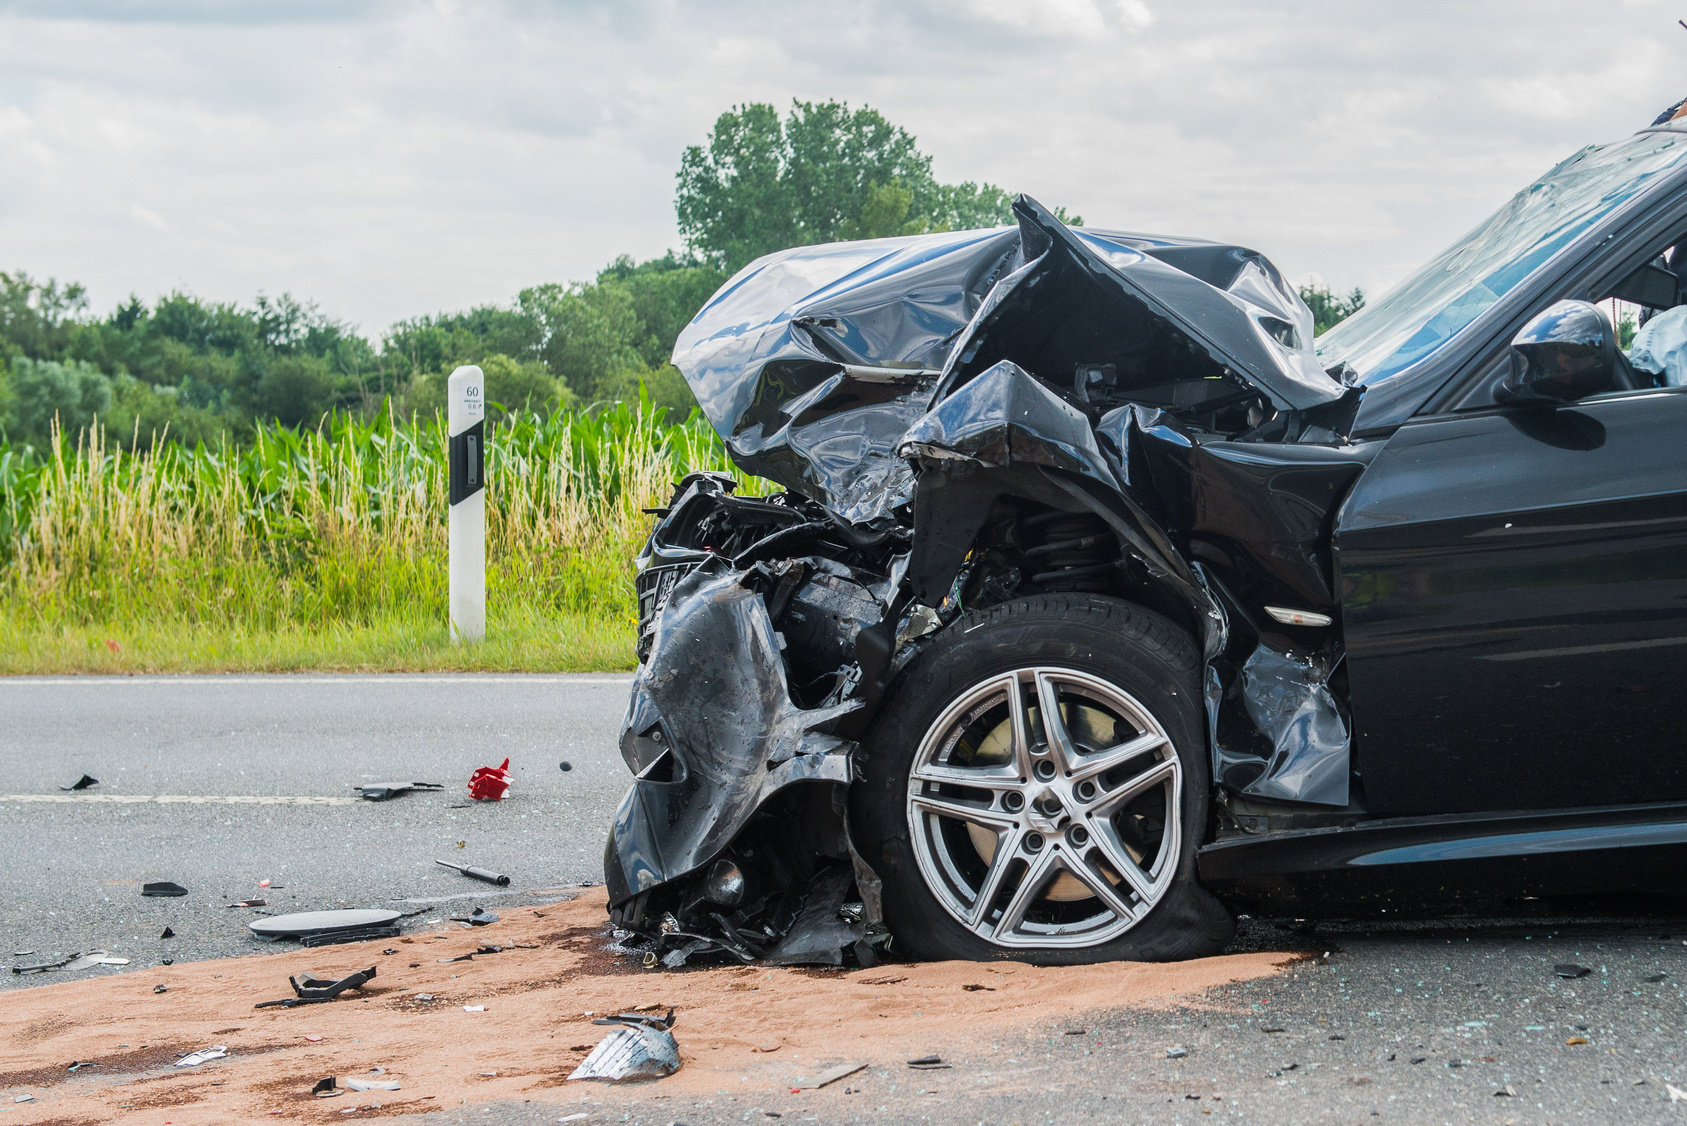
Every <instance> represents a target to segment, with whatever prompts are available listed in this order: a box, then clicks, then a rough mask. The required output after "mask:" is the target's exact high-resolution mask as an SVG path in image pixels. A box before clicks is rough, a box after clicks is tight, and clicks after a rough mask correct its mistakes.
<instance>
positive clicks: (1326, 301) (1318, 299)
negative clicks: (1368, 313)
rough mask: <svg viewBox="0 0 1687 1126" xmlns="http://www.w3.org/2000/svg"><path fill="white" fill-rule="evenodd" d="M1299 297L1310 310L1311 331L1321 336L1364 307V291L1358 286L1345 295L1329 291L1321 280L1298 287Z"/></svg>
mask: <svg viewBox="0 0 1687 1126" xmlns="http://www.w3.org/2000/svg"><path fill="white" fill-rule="evenodd" d="M1300 299H1301V300H1302V301H1304V302H1306V307H1307V308H1308V309H1311V310H1312V333H1313V335H1314V336H1322V335H1323V334H1324V333H1326V332H1328V331H1329V330H1330V329H1332V328H1334V327H1335V326H1336V325H1338V324H1340V323H1341V322H1342V321H1344V320H1346V319H1347V318H1348V317H1351V316H1352V315H1353V314H1354V313H1357V312H1358V311H1359V310H1360V309H1363V308H1364V307H1365V291H1364V290H1362V289H1360V288H1359V287H1358V286H1354V287H1353V291H1352V292H1351V293H1349V294H1348V295H1347V296H1346V297H1339V296H1337V295H1336V294H1334V293H1331V292H1330V287H1329V286H1327V285H1324V284H1323V283H1322V282H1317V283H1313V284H1311V285H1303V286H1301V287H1300Z"/></svg>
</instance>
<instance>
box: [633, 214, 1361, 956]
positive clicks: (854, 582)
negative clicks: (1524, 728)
mask: <svg viewBox="0 0 1687 1126" xmlns="http://www.w3.org/2000/svg"><path fill="white" fill-rule="evenodd" d="M1015 213H1016V215H1017V217H1018V219H1019V226H1018V228H1017V229H1007V230H996V231H970V232H960V233H954V234H942V235H929V236H918V237H914V238H902V239H886V240H876V241H871V242H860V243H842V244H835V245H832V246H822V247H805V248H800V249H797V250H792V251H786V252H783V253H781V254H777V255H772V256H769V257H767V258H764V259H761V260H759V261H757V262H755V263H752V264H751V265H750V266H749V267H746V269H745V270H744V271H742V272H740V274H739V275H738V276H736V277H735V278H733V279H732V280H731V281H730V282H728V283H727V285H726V286H725V287H723V289H722V290H721V291H720V293H718V294H717V295H716V296H715V298H714V299H713V300H711V302H710V303H709V304H708V305H707V306H705V308H704V309H703V311H702V312H700V313H699V314H698V316H697V318H696V319H695V320H694V321H693V322H692V324H691V325H690V326H689V327H688V328H687V329H686V331H685V332H684V333H683V334H682V335H681V337H680V340H679V343H678V345H677V347H676V349H675V354H674V362H675V364H676V365H677V366H678V367H679V368H680V370H681V371H682V372H683V373H684V374H685V376H686V378H687V379H688V381H689V382H690V384H691V386H692V388H693V390H694V391H695V392H696V394H697V398H698V400H699V402H700V404H701V405H702V407H703V409H704V411H705V413H706V414H707V415H708V417H709V418H710V421H711V422H712V423H713V424H714V426H715V428H716V429H717V431H718V432H719V433H720V435H721V437H722V438H723V440H724V441H725V442H726V443H727V445H728V448H729V450H730V452H731V454H732V457H733V459H734V461H735V462H736V464H738V465H739V466H740V467H741V468H742V469H743V470H745V471H746V472H747V473H750V474H754V475H756V476H759V477H762V478H764V479H766V480H768V481H771V482H774V483H775V484H776V485H777V486H780V487H782V489H783V491H780V492H775V493H773V494H772V495H769V496H760V497H752V496H741V495H738V494H737V492H736V490H735V483H734V480H733V478H731V477H730V476H728V475H725V474H694V475H692V476H691V477H688V478H687V479H686V480H684V481H682V482H680V483H679V484H678V486H677V487H676V489H675V491H674V494H673V497H672V499H671V501H670V502H669V504H668V505H667V507H666V508H665V509H663V510H661V511H660V512H659V514H658V515H659V519H658V522H657V524H656V527H655V529H654V531H653V532H652V534H651V537H650V540H649V542H648V543H647V544H646V546H645V548H644V550H643V552H642V553H641V554H640V556H639V559H638V561H637V568H638V571H637V579H636V583H637V591H638V602H639V638H638V653H639V659H640V662H641V663H640V667H639V670H638V673H637V676H636V679H635V682H634V688H633V694H632V700H631V703H630V705H629V708H628V712H627V718H626V722H625V727H624V730H623V734H622V739H621V750H622V754H623V756H624V757H625V758H626V761H627V763H628V765H629V767H630V768H631V769H632V771H633V772H634V774H635V776H636V777H635V781H634V783H633V786H632V788H631V790H630V791H629V792H628V795H627V797H626V799H625V800H624V801H623V803H622V805H621V807H620V809H619V811H618V813H617V816H616V821H615V825H614V829H613V832H612V834H611V837H610V840H609V844H608V847H607V849H606V853H605V870H606V879H607V882H608V885H609V893H610V904H611V913H612V916H613V918H614V920H615V922H616V925H617V926H618V927H620V928H623V929H624V930H625V931H627V932H631V937H629V938H628V939H627V940H626V941H627V943H628V944H629V945H630V946H632V947H634V948H636V949H642V950H644V951H645V952H646V962H647V964H650V965H657V964H661V965H665V966H669V967H677V966H680V965H683V964H686V962H687V961H688V960H690V959H692V958H709V957H713V958H725V959H737V960H741V961H745V962H749V961H753V960H763V959H765V960H768V961H771V962H774V963H779V964H797V963H806V964H833V965H837V964H842V963H843V962H845V961H850V962H853V963H856V964H872V962H873V960H874V959H875V958H877V957H879V956H882V954H883V953H884V951H885V949H886V946H887V943H894V938H893V936H890V935H889V934H888V933H887V932H886V930H885V928H884V925H883V919H882V915H881V912H880V910H879V906H878V876H877V874H876V872H875V863H876V862H877V861H876V858H875V857H873V856H870V855H862V854H860V853H859V852H858V851H857V849H856V847H855V843H854V842H853V841H852V840H851V836H850V828H849V825H850V819H849V815H848V810H849V791H850V787H851V784H852V782H854V781H856V780H858V779H859V778H860V777H861V776H862V775H861V765H860V763H859V762H857V761H856V758H857V756H858V754H859V747H860V741H861V740H862V738H863V736H864V734H865V733H866V732H867V731H868V729H869V728H870V727H871V725H872V724H873V723H874V721H875V718H876V717H877V716H878V714H879V710H880V705H881V702H882V701H883V700H884V698H885V696H886V693H887V692H888V691H891V690H892V689H893V686H894V685H895V684H896V681H897V676H898V673H899V672H900V671H901V670H902V669H903V668H905V667H906V666H907V665H908V663H909V662H910V661H911V660H914V659H915V658H916V657H917V656H918V655H919V653H920V652H921V650H922V648H923V647H924V646H926V645H928V644H930V642H931V639H932V638H934V637H936V636H937V635H938V634H939V633H940V632H941V631H943V630H944V629H946V628H947V627H949V626H950V625H951V624H952V623H955V622H956V620H957V619H958V618H959V617H960V616H961V615H962V614H963V613H966V612H969V611H974V610H979V609H983V608H987V607H989V606H992V605H997V604H1001V603H1004V602H1007V601H1009V600H1012V599H1017V598H1024V597H1026V596H1028V595H1037V594H1046V593H1051V592H1088V593H1093V594H1096V595H1100V596H1104V597H1108V598H1114V599H1119V600H1122V601H1126V602H1130V603H1134V604H1137V605H1140V606H1143V607H1146V608H1148V609H1150V610H1153V611H1155V612H1156V613H1158V614H1160V615H1163V616H1164V617H1165V618H1167V619H1170V621H1172V622H1173V623H1175V624H1176V625H1177V626H1178V627H1180V628H1181V629H1182V630H1184V631H1186V632H1187V634H1188V635H1189V636H1190V637H1191V638H1193V639H1194V640H1195V642H1196V643H1197V644H1198V646H1199V649H1200V652H1201V654H1202V659H1203V672H1202V676H1203V680H1204V683H1203V685H1202V693H1203V697H1204V698H1203V701H1202V704H1203V708H1204V712H1205V718H1206V725H1207V736H1208V744H1209V746H1208V750H1209V752H1210V755H1211V760H1212V769H1211V777H1212V780H1213V786H1214V790H1215V795H1214V796H1215V802H1216V804H1215V807H1214V808H1215V809H1216V810H1217V815H1216V816H1217V822H1218V823H1217V824H1216V825H1215V826H1214V828H1213V832H1214V833H1223V832H1228V831H1242V830H1243V829H1245V827H1246V825H1247V824H1248V823H1249V822H1250V820H1251V819H1255V818H1259V817H1268V816H1272V815H1278V814H1289V815H1296V816H1311V817H1317V816H1319V815H1320V814H1321V813H1322V814H1335V813H1339V812H1340V811H1342V810H1346V809H1350V808H1352V807H1354V806H1355V805H1356V803H1358V802H1359V800H1360V795H1357V794H1355V793H1354V792H1352V787H1351V782H1352V775H1351V764H1350V762H1349V746H1350V730H1349V718H1348V713H1347V710H1346V704H1345V690H1344V681H1343V671H1342V646H1341V630H1340V605H1339V598H1338V596H1337V592H1336V591H1335V589H1334V578H1333V572H1332V560H1331V557H1330V548H1329V544H1330V532H1331V524H1332V520H1333V515H1334V512H1335V509H1336V507H1337V506H1338V505H1339V503H1340V501H1341V500H1342V498H1343V497H1344V496H1345V494H1346V491H1347V489H1348V487H1349V486H1350V485H1351V484H1352V482H1353V481H1354V480H1355V479H1356V478H1357V476H1358V475H1359V473H1360V471H1361V470H1362V469H1363V468H1364V465H1365V463H1366V460H1367V459H1368V457H1370V456H1371V454H1372V452H1373V451H1371V450H1370V448H1369V447H1368V445H1367V444H1366V443H1362V442H1354V441H1352V440H1350V439H1349V437H1348V432H1349V430H1350V428H1351V425H1352V420H1353V418H1354V414H1355V411H1356V409H1357V406H1358V401H1359V398H1360V390H1359V389H1358V388H1350V387H1347V386H1345V385H1344V384H1343V383H1342V382H1341V381H1340V379H1339V378H1337V377H1336V376H1332V375H1330V374H1327V373H1326V372H1325V371H1324V370H1322V368H1320V367H1319V365H1318V363H1317V360H1316V357H1315V356H1314V355H1313V353H1312V350H1311V345H1312V319H1311V315H1310V313H1309V311H1308V310H1307V308H1306V306H1305V305H1304V304H1303V303H1302V302H1301V300H1300V298H1299V297H1298V295H1296V294H1295V292H1294V290H1293V289H1292V288H1291V287H1290V286H1289V285H1288V284H1287V283H1286V282H1285V281H1284V280H1283V278H1282V277H1281V275H1280V274H1279V273H1278V272H1277V270H1276V269H1275V267H1273V266H1272V265H1271V264H1270V263H1269V262H1268V261H1266V260H1265V259H1264V258H1263V257H1261V256H1260V255H1258V254H1256V253H1254V252H1252V251H1249V250H1246V249H1243V248H1240V247H1234V246H1224V245H1217V244H1211V243H1204V242H1196V241H1192V240H1185V239H1167V238H1158V237H1148V236H1138V235H1127V234H1117V233H1109V232H1096V231H1089V230H1075V229H1071V228H1068V227H1066V226H1064V225H1063V224H1061V223H1060V222H1059V221H1058V220H1056V219H1055V218H1054V217H1053V216H1052V215H1051V214H1050V213H1049V212H1047V211H1046V210H1045V209H1043V208H1042V207H1041V206H1040V205H1038V204H1036V203H1035V202H1034V201H1031V200H1029V199H1026V198H1023V197H1022V198H1021V199H1020V200H1019V201H1018V203H1017V204H1016V206H1015Z"/></svg>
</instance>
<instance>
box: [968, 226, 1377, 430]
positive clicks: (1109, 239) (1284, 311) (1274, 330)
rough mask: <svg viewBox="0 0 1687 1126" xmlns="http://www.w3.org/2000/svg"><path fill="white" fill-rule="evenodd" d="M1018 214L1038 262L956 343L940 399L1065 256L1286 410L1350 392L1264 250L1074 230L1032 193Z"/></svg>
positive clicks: (996, 296)
mask: <svg viewBox="0 0 1687 1126" xmlns="http://www.w3.org/2000/svg"><path fill="white" fill-rule="evenodd" d="M1014 214H1015V215H1016V216H1017V217H1018V218H1019V221H1020V226H1021V230H1022V231H1023V232H1024V233H1023V235H1022V239H1023V243H1024V247H1025V249H1024V251H1023V252H1022V256H1023V257H1024V258H1025V259H1026V260H1027V261H1028V265H1027V266H1025V267H1024V268H1022V269H1020V270H1017V271H1016V272H1015V273H1014V274H1012V275H1010V276H1009V277H1007V278H1004V279H1003V280H1002V281H1001V282H1000V283H999V284H998V286H997V290H996V292H994V293H992V294H991V295H990V299H989V300H988V301H987V302H986V303H985V305H984V306H983V307H982V308H981V309H980V311H979V313H978V315H977V316H975V317H974V318H973V320H972V323H971V324H969V325H968V326H967V329H966V331H965V332H964V333H963V334H962V335H961V337H960V339H959V340H957V341H956V344H955V347H954V349H953V350H952V351H951V352H950V356H949V368H948V370H946V371H945V373H944V374H945V382H944V385H943V388H942V389H941V391H940V394H941V393H944V392H947V391H948V390H949V389H950V388H951V387H953V386H954V385H955V383H956V382H958V381H957V380H956V378H955V376H956V370H957V369H956V365H957V361H962V362H964V360H965V359H966V358H967V357H968V356H969V354H970V353H971V351H972V349H973V347H974V341H975V340H976V339H977V338H979V337H980V336H981V335H982V334H983V333H984V332H986V331H987V330H988V328H989V327H990V325H991V323H992V321H993V320H994V318H995V317H997V316H998V315H1001V314H1002V312H1003V310H1005V309H1006V308H1007V307H1008V302H1007V301H1006V297H1007V295H1008V293H1009V291H1011V290H1013V289H1015V288H1019V287H1030V286H1034V285H1035V284H1036V283H1037V282H1038V281H1039V280H1040V279H1041V278H1042V277H1043V276H1044V275H1045V274H1047V273H1049V272H1050V271H1052V270H1053V269H1054V268H1056V266H1057V265H1058V264H1059V263H1060V262H1061V261H1062V260H1064V261H1066V262H1070V263H1071V264H1073V265H1076V266H1077V267H1078V268H1079V269H1081V270H1083V271H1084V272H1085V273H1087V274H1088V275H1089V276H1090V277H1091V278H1092V279H1093V280H1094V281H1096V282H1097V283H1098V284H1099V285H1101V286H1102V287H1103V288H1104V289H1106V290H1109V291H1111V292H1114V293H1116V294H1117V295H1118V296H1119V297H1121V298H1122V299H1123V300H1125V301H1127V302H1129V303H1131V304H1133V305H1135V306H1136V307H1138V308H1141V309H1143V310H1145V311H1146V312H1147V313H1148V315H1149V316H1151V317H1153V318H1155V319H1157V320H1159V321H1163V322H1167V323H1169V324H1171V325H1174V326H1176V328H1177V329H1178V330H1179V331H1181V332H1182V333H1183V334H1185V335H1186V336H1187V337H1188V338H1189V340H1190V342H1191V343H1192V344H1193V345H1195V346H1197V347H1199V348H1201V349H1203V350H1204V351H1206V352H1207V354H1208V355H1210V356H1211V357H1212V359H1213V360H1215V361H1216V362H1218V363H1219V364H1221V365H1223V366H1225V367H1227V368H1229V369H1231V370H1234V371H1235V372H1236V373H1237V374H1238V375H1240V376H1242V377H1243V378H1245V379H1246V380H1247V381H1248V382H1249V383H1251V384H1252V385H1253V386H1254V387H1256V388H1258V389H1259V390H1261V391H1264V392H1266V393H1267V394H1268V395H1269V396H1270V397H1271V398H1272V400H1273V401H1274V402H1275V403H1276V404H1277V405H1278V406H1279V407H1280V408H1283V409H1289V410H1307V409H1311V408H1316V407H1320V406H1324V405H1326V404H1329V403H1333V402H1335V401H1337V400H1339V399H1341V398H1342V396H1343V395H1344V393H1345V392H1346V388H1344V387H1343V386H1342V385H1341V384H1340V383H1339V382H1338V381H1337V380H1335V379H1333V378H1332V377H1331V376H1329V375H1328V374H1327V373H1326V372H1325V371H1324V369H1323V367H1322V366H1320V364H1319V362H1318V357H1317V355H1316V354H1315V353H1314V352H1313V351H1312V323H1313V322H1312V312H1311V310H1310V309H1308V308H1307V307H1306V303H1305V302H1304V301H1302V300H1301V298H1300V295H1299V294H1298V293H1296V292H1295V290H1294V287H1293V286H1291V285H1289V284H1288V282H1287V281H1285V280H1284V278H1283V276H1282V274H1281V273H1279V272H1278V270H1277V268H1276V267H1275V266H1274V265H1272V264H1271V262H1270V261H1269V260H1268V259H1266V258H1265V257H1264V256H1263V255H1261V254H1259V253H1258V252H1257V251H1253V250H1248V249H1245V248H1243V247H1221V246H1217V245H1215V244H1211V243H1198V242H1195V241H1194V240H1174V239H1163V238H1154V237H1151V236H1139V235H1128V234H1122V233H1118V232H1112V231H1091V230H1088V229H1074V228H1070V227H1067V226H1066V225H1065V224H1064V223H1062V222H1060V221H1059V220H1058V219H1056V218H1055V217H1054V215H1053V214H1052V213H1051V212H1049V211H1048V209H1047V208H1045V207H1043V206H1042V205H1041V204H1039V203H1037V202H1036V201H1035V200H1033V199H1030V198H1029V197H1027V196H1021V197H1019V199H1018V200H1017V201H1016V202H1015V203H1014ZM1180 266H1187V267H1189V268H1190V269H1194V270H1196V271H1197V273H1189V272H1186V271H1185V270H1184V269H1183V268H1180Z"/></svg>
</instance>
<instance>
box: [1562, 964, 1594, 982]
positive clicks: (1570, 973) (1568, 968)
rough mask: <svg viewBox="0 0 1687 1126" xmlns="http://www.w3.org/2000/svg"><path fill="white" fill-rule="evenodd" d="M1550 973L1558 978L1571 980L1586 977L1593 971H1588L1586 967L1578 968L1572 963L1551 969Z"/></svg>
mask: <svg viewBox="0 0 1687 1126" xmlns="http://www.w3.org/2000/svg"><path fill="white" fill-rule="evenodd" d="M1552 972H1553V973H1555V974H1557V975H1558V976H1559V977H1562V978H1569V979H1572V980H1573V979H1575V978H1578V977H1586V976H1587V975H1588V974H1590V973H1592V972H1593V971H1592V970H1590V969H1588V968H1587V967H1586V966H1578V965H1576V964H1575V963H1574V962H1564V963H1561V964H1559V965H1556V966H1554V967H1552Z"/></svg>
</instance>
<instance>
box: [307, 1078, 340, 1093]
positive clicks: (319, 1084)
mask: <svg viewBox="0 0 1687 1126" xmlns="http://www.w3.org/2000/svg"><path fill="white" fill-rule="evenodd" d="M310 1093H311V1094H313V1095H315V1096H316V1097H317V1098H319V1099H327V1098H332V1097H334V1096H335V1095H337V1094H339V1093H340V1092H339V1091H337V1090H335V1089H334V1076H332V1075H330V1076H328V1077H327V1078H326V1079H318V1080H317V1081H316V1086H314V1087H312V1088H311V1089H310Z"/></svg>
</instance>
